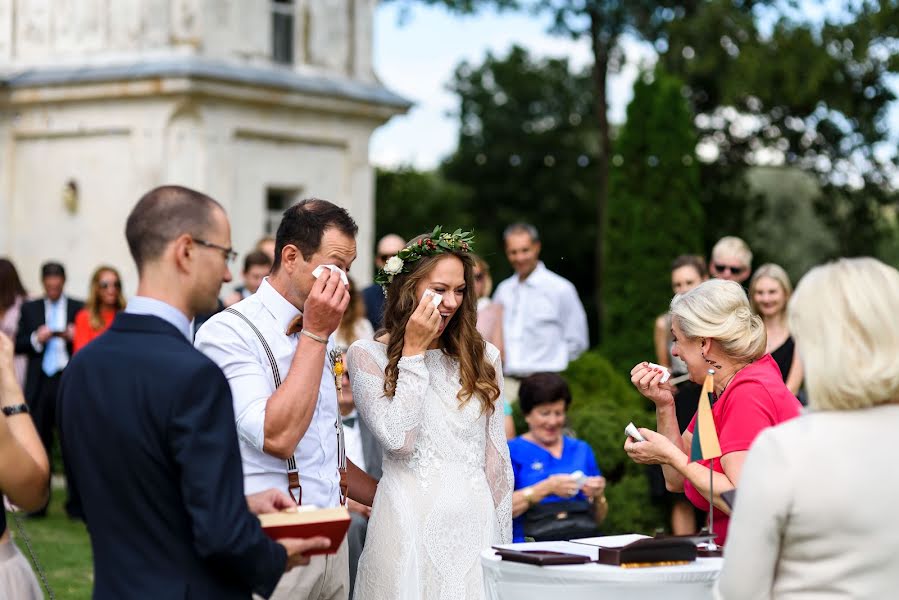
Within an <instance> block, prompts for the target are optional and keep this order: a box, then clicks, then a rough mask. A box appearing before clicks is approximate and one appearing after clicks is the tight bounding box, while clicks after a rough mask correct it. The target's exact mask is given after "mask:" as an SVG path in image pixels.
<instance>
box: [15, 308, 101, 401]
mask: <svg viewBox="0 0 899 600" xmlns="http://www.w3.org/2000/svg"><path fill="white" fill-rule="evenodd" d="M83 307H84V302H82V301H81V300H75V299H74V298H70V297H68V296H66V324H67V325H71V324H72V323H74V322H75V315H77V314H78V311H79V310H81V309H82V308H83ZM46 323H47V315H46V313H45V308H44V299H43V298H40V299H38V300H31V301H30V302H26V303H24V304H23V305H22V312H21V313H19V329H18V330H17V332H16V354H24V355H25V356H27V357H28V370H27V371H26V375H25V389H24V390H23V391H24V393H25V399H26V400H28V402H29V403H30V402H34V401H35V399H36V396H37V392H38V389H40V382H41V378H42V377H45V375H44V367H43V360H44V352H43V350H42V351H41V352H37V351H36V350H35V349H34V346H32V345H31V334H32V333H34V332H35V331H37V330H38V328H39V327H40V326H41V325H45V324H46ZM66 350H67V351H68V353H69V356H72V342H66Z"/></svg>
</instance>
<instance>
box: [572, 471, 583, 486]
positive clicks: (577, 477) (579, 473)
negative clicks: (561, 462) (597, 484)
mask: <svg viewBox="0 0 899 600" xmlns="http://www.w3.org/2000/svg"><path fill="white" fill-rule="evenodd" d="M571 476H572V477H574V481H575V482H576V483H577V487H578V489H581V488H582V487H584V484H585V483H587V476H586V475H584V472H583V471H575V472H574V473H572V474H571Z"/></svg>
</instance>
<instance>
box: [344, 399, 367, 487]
mask: <svg viewBox="0 0 899 600" xmlns="http://www.w3.org/2000/svg"><path fill="white" fill-rule="evenodd" d="M344 393H346V392H344ZM343 418H344V419H348V418H354V419H356V421H355V423H353V426H352V427H348V426H347V425H344V426H343V439H344V441H345V442H346V457H347V458H348V459H349V460H350V461H351V462H352V463H353V464H354V465H356V466H357V467H359V468H360V469H362V470H363V471H364V470H365V448H363V447H362V433H361V432H360V431H359V413H358V412H356V411H355V410H354V411H353V412H351V413H350V414H348V415H347V416H346V417H343Z"/></svg>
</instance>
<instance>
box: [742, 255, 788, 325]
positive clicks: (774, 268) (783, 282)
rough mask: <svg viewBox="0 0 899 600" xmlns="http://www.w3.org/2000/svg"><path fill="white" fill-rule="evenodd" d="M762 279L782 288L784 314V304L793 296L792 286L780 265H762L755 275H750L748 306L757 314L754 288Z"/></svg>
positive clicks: (785, 306) (757, 308)
mask: <svg viewBox="0 0 899 600" xmlns="http://www.w3.org/2000/svg"><path fill="white" fill-rule="evenodd" d="M762 277H767V278H769V279H773V280H774V281H776V282H777V283H778V284H780V287H782V288H783V291H784V312H786V310H787V304H786V303H787V302H789V301H790V296H791V295H792V294H793V284H792V283H790V276H789V275H787V272H786V271H785V270H784V268H783V267H781V266H780V265H775V264H774V263H765V264H763V265H762V266H761V267H759V268H758V269H756V271H755V273H753V274H752V279H750V280H749V304H750V305H751V306H752V312H754V313H755V314H759V307H758V304H756V303H755V286H756V285H758V281H759V279H761V278H762Z"/></svg>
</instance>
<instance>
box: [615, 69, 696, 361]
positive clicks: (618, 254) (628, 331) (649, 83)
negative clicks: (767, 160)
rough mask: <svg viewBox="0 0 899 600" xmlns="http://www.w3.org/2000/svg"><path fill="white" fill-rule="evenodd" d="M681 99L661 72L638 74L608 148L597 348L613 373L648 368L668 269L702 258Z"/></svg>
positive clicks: (689, 131)
mask: <svg viewBox="0 0 899 600" xmlns="http://www.w3.org/2000/svg"><path fill="white" fill-rule="evenodd" d="M682 92H683V83H682V82H681V81H680V80H679V79H677V78H676V77H673V76H671V75H669V74H667V73H665V72H664V71H663V70H661V69H657V70H656V71H655V73H647V74H645V75H644V77H643V78H642V79H640V80H638V81H637V82H636V84H635V86H634V98H633V100H632V101H631V103H630V105H629V106H628V109H627V124H626V125H625V126H624V127H623V128H622V130H621V133H620V135H619V136H618V139H617V140H616V143H615V154H614V155H613V158H612V165H613V167H612V173H611V180H610V189H609V192H610V193H609V212H608V226H607V228H606V244H607V247H606V256H607V257H608V262H607V264H606V270H607V271H606V272H607V274H608V279H607V284H606V285H607V288H606V289H607V293H608V296H607V300H606V303H605V307H606V315H605V319H604V323H605V334H604V336H603V338H602V339H603V344H602V348H603V353H604V354H605V355H606V356H607V357H609V359H610V360H611V361H612V363H613V364H615V365H616V366H617V367H618V368H620V369H624V368H630V367H631V366H633V365H634V364H636V363H637V362H639V361H641V360H654V356H655V355H654V354H653V343H652V332H653V323H654V320H655V318H656V317H657V316H658V315H659V314H660V313H662V312H664V311H665V309H666V307H667V305H668V302H669V301H670V300H671V279H670V276H669V275H670V266H671V261H672V260H673V259H674V258H675V257H677V256H678V255H680V254H687V253H690V254H702V252H703V224H704V219H703V213H702V209H701V207H700V204H699V200H698V197H699V172H698V164H697V160H696V156H695V148H696V133H695V131H694V128H693V116H692V112H691V110H690V107H689V106H688V104H687V101H686V99H685V98H684V95H683V93H682Z"/></svg>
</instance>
